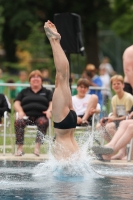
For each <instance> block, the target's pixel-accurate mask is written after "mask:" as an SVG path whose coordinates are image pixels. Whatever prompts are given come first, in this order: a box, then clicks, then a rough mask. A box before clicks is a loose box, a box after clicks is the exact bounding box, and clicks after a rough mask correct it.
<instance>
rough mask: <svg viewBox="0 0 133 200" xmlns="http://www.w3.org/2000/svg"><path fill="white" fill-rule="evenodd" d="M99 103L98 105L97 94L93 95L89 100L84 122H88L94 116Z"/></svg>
mask: <svg viewBox="0 0 133 200" xmlns="http://www.w3.org/2000/svg"><path fill="white" fill-rule="evenodd" d="M97 103H98V97H97V96H96V95H95V94H93V95H92V96H91V98H90V99H89V102H88V105H87V108H86V111H85V114H84V116H83V118H82V122H84V121H87V120H88V118H89V117H90V116H92V115H93V110H95V109H96V107H97Z"/></svg>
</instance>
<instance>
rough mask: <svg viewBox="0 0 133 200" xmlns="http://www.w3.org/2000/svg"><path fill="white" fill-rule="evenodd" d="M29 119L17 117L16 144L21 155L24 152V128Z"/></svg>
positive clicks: (18, 153) (15, 124)
mask: <svg viewBox="0 0 133 200" xmlns="http://www.w3.org/2000/svg"><path fill="white" fill-rule="evenodd" d="M26 123H27V121H26V120H23V119H17V120H16V121H15V123H14V126H15V134H16V144H17V145H18V147H17V154H16V155H18V156H21V155H22V154H23V144H24V128H25V126H26Z"/></svg>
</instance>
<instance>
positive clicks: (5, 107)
mask: <svg viewBox="0 0 133 200" xmlns="http://www.w3.org/2000/svg"><path fill="white" fill-rule="evenodd" d="M5 111H7V112H11V104H10V103H9V101H8V99H7V97H6V96H5V95H4V94H0V124H1V123H2V117H3V116H4V112H5Z"/></svg>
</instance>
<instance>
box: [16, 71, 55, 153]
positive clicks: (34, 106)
mask: <svg viewBox="0 0 133 200" xmlns="http://www.w3.org/2000/svg"><path fill="white" fill-rule="evenodd" d="M29 82H30V87H27V88H25V89H23V90H22V91H21V92H20V93H19V94H18V96H17V97H16V99H15V102H14V109H15V111H16V112H18V119H16V121H15V133H16V144H17V145H18V148H17V154H16V155H17V156H22V155H23V144H24V128H25V127H26V125H33V124H34V125H36V126H37V127H38V131H37V137H36V145H35V149H34V154H35V155H37V156H39V153H40V146H41V144H43V140H42V139H41V138H42V134H43V135H45V134H46V131H47V128H48V119H49V118H50V117H51V110H52V103H51V101H52V92H51V91H50V90H48V89H46V88H44V87H42V74H41V72H40V71H39V70H34V71H32V72H31V73H30V75H29ZM26 116H28V119H24V118H25V117H26Z"/></svg>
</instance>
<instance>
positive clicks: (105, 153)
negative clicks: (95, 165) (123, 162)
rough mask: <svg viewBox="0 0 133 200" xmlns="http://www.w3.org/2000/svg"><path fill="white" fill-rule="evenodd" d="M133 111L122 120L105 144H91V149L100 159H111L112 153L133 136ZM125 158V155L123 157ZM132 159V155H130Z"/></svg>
mask: <svg viewBox="0 0 133 200" xmlns="http://www.w3.org/2000/svg"><path fill="white" fill-rule="evenodd" d="M132 117H133V112H131V114H130V115H129V119H128V120H123V121H122V122H121V123H120V126H119V128H118V130H117V132H116V133H115V135H114V137H113V138H112V140H111V141H110V142H109V143H108V144H106V145H105V146H103V147H102V146H93V147H92V150H93V151H94V153H95V154H96V155H97V158H98V159H99V160H101V161H109V160H111V159H113V155H114V154H116V153H117V152H119V150H120V149H122V148H123V147H125V146H126V145H127V144H128V143H129V142H130V140H131V139H132V138H133V119H132ZM125 159H126V157H125ZM132 159H133V156H132Z"/></svg>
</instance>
